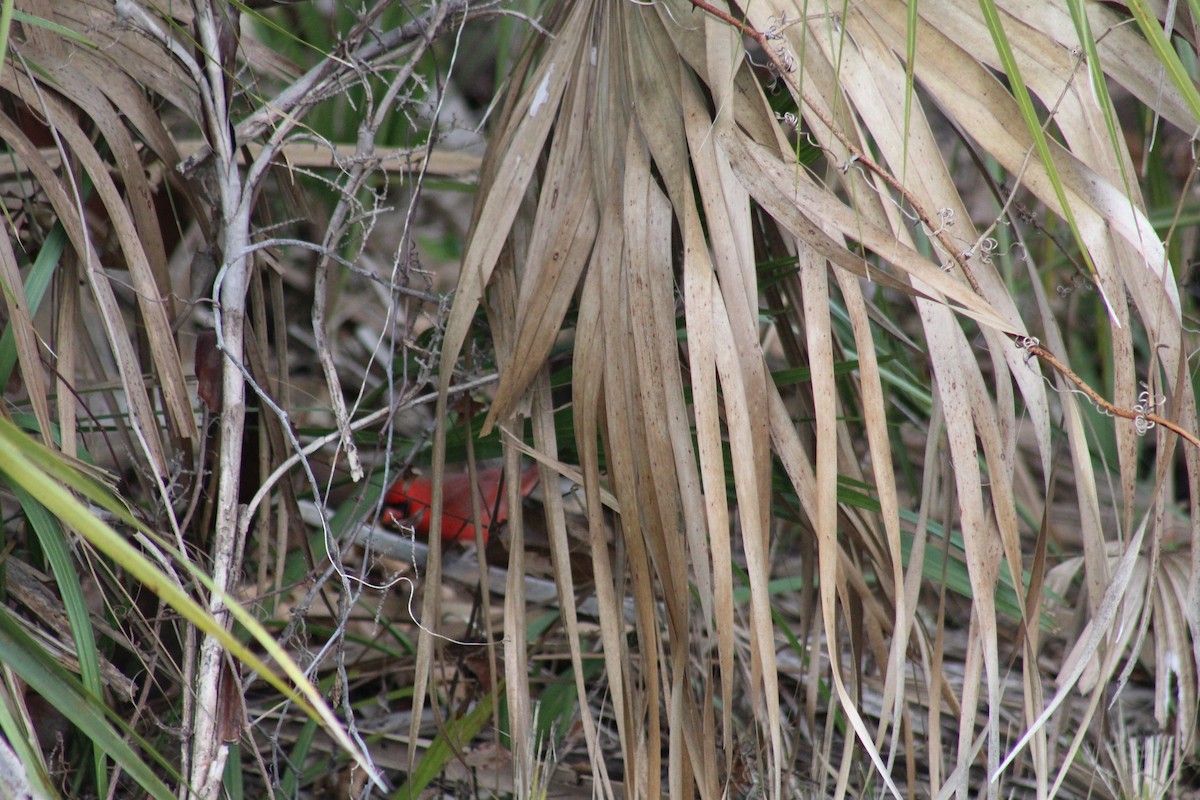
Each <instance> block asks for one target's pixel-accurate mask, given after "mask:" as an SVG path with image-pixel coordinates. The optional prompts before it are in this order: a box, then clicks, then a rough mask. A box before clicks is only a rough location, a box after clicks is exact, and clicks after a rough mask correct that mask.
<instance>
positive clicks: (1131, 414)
mask: <svg viewBox="0 0 1200 800" xmlns="http://www.w3.org/2000/svg"><path fill="white" fill-rule="evenodd" d="M1014 340H1015V342H1016V345H1017V346H1018V347H1020V348H1022V349H1023V350H1025V352H1027V353H1029V354H1030V355H1034V356H1037V357H1038V358H1039V359H1041V360H1042V361H1044V362H1046V363H1047V364H1049V365H1050V366H1052V367H1054V369H1056V370H1058V371H1059V372H1060V373H1062V375H1063V376H1064V377H1066V379H1067V380H1069V381H1071V383H1073V384H1075V385H1076V386H1077V387H1079V391H1081V392H1083V393H1084V394H1085V395H1087V397H1088V399H1089V400H1091V401H1092V402H1093V403H1095V404H1096V407H1097V408H1099V409H1100V410H1101V411H1104V412H1105V413H1107V414H1111V415H1113V416H1114V417H1121V418H1122V419H1130V420H1139V419H1142V420H1145V421H1146V422H1148V423H1153V424H1155V425H1162V426H1163V427H1164V428H1166V429H1167V430H1169V431H1171V432H1172V433H1175V434H1177V435H1179V436H1181V437H1183V438H1184V439H1186V440H1187V442H1188V443H1189V444H1191V445H1192V446H1194V447H1200V439H1198V438H1196V436H1195V434H1193V433H1190V432H1189V431H1186V430H1184V429H1183V428H1182V427H1180V426H1179V424H1178V423H1175V422H1172V421H1171V420H1169V419H1167V418H1166V417H1163V416H1162V415H1160V414H1156V413H1155V412H1153V411H1151V410H1149V409H1148V408H1147V409H1144V410H1140V411H1139V410H1135V409H1129V408H1121V407H1120V406H1117V405H1113V404H1112V403H1110V402H1109V401H1108V400H1107V399H1105V397H1104V396H1103V395H1101V394H1100V393H1099V392H1097V391H1096V390H1095V389H1093V388H1092V387H1091V386H1090V385H1089V384H1088V383H1087V381H1085V380H1084V379H1083V378H1081V377H1079V376H1078V375H1076V374H1075V371H1074V370H1072V369H1071V368H1070V367H1068V366H1067V365H1066V364H1064V363H1063V362H1062V361H1060V360H1059V358H1058V357H1057V356H1055V355H1054V354H1053V353H1051V352H1050V351H1049V350H1047V349H1046V348H1044V347H1042V346H1041V345H1040V344H1038V343H1037V341H1036V340H1032V339H1027V338H1024V337H1020V336H1017V337H1014Z"/></svg>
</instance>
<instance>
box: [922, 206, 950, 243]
mask: <svg viewBox="0 0 1200 800" xmlns="http://www.w3.org/2000/svg"><path fill="white" fill-rule="evenodd" d="M937 214H938V226H937V230H933V231H931V230H929V229H928V228H926V227H925V226H924V225H923V224H922V225H921V229H922V230H923V231H925V235H926V236H929V237H934V236H937V235H939V234H941V233H942V231H944V230H946V229H947V228H953V227H954V209H953V208H939V209H938V212H937Z"/></svg>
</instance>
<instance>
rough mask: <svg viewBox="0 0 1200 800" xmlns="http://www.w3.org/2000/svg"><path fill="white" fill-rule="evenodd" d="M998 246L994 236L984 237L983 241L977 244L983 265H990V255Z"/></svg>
mask: <svg viewBox="0 0 1200 800" xmlns="http://www.w3.org/2000/svg"><path fill="white" fill-rule="evenodd" d="M999 246H1000V243H999V242H998V241H996V239H995V237H994V236H986V237H984V239H983V241H982V242H980V243H979V251H980V252H981V253H983V255H982V256H981V259H982V261H983V263H985V264H990V263H992V253H995V252H996V248H997V247H999Z"/></svg>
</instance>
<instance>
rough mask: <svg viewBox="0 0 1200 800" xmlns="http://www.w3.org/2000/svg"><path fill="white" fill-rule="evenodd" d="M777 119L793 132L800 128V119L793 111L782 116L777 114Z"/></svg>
mask: <svg viewBox="0 0 1200 800" xmlns="http://www.w3.org/2000/svg"><path fill="white" fill-rule="evenodd" d="M775 119H777V120H779V121H780V122H782V123H783V124H785V125H787V126H788V127H789V128H791V129H792V130H796V129H797V128H799V127H800V118H799V117H797V116H796V115H795V114H794V113H792V112H791V111H785V112H784V113H782V114H776V115H775Z"/></svg>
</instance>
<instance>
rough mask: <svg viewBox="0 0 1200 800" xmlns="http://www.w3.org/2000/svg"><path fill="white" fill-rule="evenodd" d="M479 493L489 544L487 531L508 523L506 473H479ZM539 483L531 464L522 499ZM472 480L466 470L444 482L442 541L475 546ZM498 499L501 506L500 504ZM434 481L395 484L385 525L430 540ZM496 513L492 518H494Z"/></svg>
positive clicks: (526, 471)
mask: <svg viewBox="0 0 1200 800" xmlns="http://www.w3.org/2000/svg"><path fill="white" fill-rule="evenodd" d="M476 474H477V477H478V483H477V484H476V485H477V486H478V492H479V517H480V522H481V523H482V524H483V541H484V543H485V544H486V543H487V540H488V529H490V528H491V527H492V523H493V522H497V523H499V522H505V521H507V520H508V500H507V498H506V497H505V495H506V494H507V492H503V493H501V492H500V488H501V484H502V483H503V475H504V470H503V468H501V467H489V468H487V469H480V470H477V471H476ZM537 482H538V465H537V464H531V465H529V466H528V467H526V468H525V469H524V470H522V472H521V496H522V497H526V496H528V495H529V493H530V492H531V491H533V487H534V486H535V485H537ZM472 488H473V487H472V485H471V476H470V474H469V473H468V472H467V471H466V470H462V471H458V472H447V473H446V477H445V479H444V480H443V481H442V492H443V495H442V496H443V498H444V503H443V505H442V541H443V542H474V541H475V525H474V523H473V522H472V515H471V490H472ZM497 495H499V502H498V503H497ZM432 505H433V479H432V478H430V477H428V476H425V475H421V476H418V477H415V478H401V479H400V480H398V481H396V482H395V483H394V484H392V488H390V489H388V491H387V494H386V495H385V496H384V499H383V515H382V517H381V519H382V521H383V522H385V523H392V524H403V525H412V526H413V528H414V529H415V530H416V533H417V536H419V537H420V538H422V539H426V540H428V539H429V526H430V524H431V523H432V522H433V514H432V513H431V509H432ZM493 512H494V513H495V517H494V518H493V516H492V514H493Z"/></svg>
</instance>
